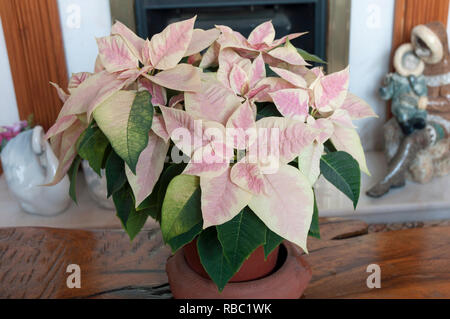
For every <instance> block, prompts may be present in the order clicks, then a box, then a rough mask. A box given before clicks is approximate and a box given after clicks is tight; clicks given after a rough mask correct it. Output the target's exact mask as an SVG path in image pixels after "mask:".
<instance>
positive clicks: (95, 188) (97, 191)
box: [81, 161, 115, 210]
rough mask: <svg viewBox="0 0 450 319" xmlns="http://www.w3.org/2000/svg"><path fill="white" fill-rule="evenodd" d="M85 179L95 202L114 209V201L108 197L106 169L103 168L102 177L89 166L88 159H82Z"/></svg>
mask: <svg viewBox="0 0 450 319" xmlns="http://www.w3.org/2000/svg"><path fill="white" fill-rule="evenodd" d="M81 166H82V167H83V173H84V179H85V180H86V184H87V186H88V191H89V195H90V196H91V198H92V199H93V200H94V201H95V203H96V204H97V205H98V206H100V207H102V208H105V209H109V210H114V209H115V208H114V202H113V201H112V199H111V198H107V188H106V177H105V170H102V171H101V173H102V177H100V176H98V175H97V173H96V172H94V170H93V169H92V168H91V167H90V166H89V162H88V161H82V162H81Z"/></svg>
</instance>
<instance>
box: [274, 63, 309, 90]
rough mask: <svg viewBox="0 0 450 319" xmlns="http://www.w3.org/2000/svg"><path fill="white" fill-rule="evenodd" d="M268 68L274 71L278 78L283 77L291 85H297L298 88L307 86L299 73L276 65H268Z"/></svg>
mask: <svg viewBox="0 0 450 319" xmlns="http://www.w3.org/2000/svg"><path fill="white" fill-rule="evenodd" d="M270 69H271V70H272V71H273V72H275V73H276V74H277V75H278V76H279V77H280V78H282V79H285V80H286V81H288V82H289V83H291V84H292V85H294V86H296V87H299V88H306V87H307V86H308V84H307V82H306V80H305V79H304V78H303V77H302V76H301V75H299V74H296V73H294V72H291V71H289V70H286V69H282V68H277V67H272V66H271V67H270Z"/></svg>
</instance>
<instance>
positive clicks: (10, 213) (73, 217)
mask: <svg viewBox="0 0 450 319" xmlns="http://www.w3.org/2000/svg"><path fill="white" fill-rule="evenodd" d="M367 162H368V166H369V169H370V171H371V173H372V177H368V176H366V175H364V174H363V178H362V189H361V196H360V201H359V205H358V208H357V210H356V211H354V210H353V207H352V204H351V202H350V200H349V199H347V198H346V197H345V195H343V194H341V193H340V192H339V191H337V190H336V189H335V188H334V187H333V186H332V185H330V184H328V182H326V181H325V180H320V181H319V182H318V184H317V185H316V186H317V188H316V189H317V200H318V206H319V211H320V216H321V217H345V218H353V219H355V218H356V219H363V220H366V221H368V222H376V223H378V222H403V221H418V220H437V219H450V194H449V190H450V176H447V177H443V178H436V179H435V180H433V182H431V183H430V184H427V185H419V184H416V183H412V182H407V184H406V186H405V187H404V188H401V189H397V190H391V192H390V193H389V194H387V195H386V196H385V197H382V198H379V199H373V198H369V197H367V196H366V195H365V191H366V190H367V189H368V188H369V187H371V186H372V185H373V184H374V183H375V182H376V181H377V180H378V179H379V178H380V176H382V174H383V173H384V171H385V169H386V168H385V164H384V158H383V154H382V153H368V154H367ZM77 184H78V185H77V186H78V187H77V188H78V202H79V205H78V206H77V205H75V204H74V203H72V204H71V206H70V208H69V209H68V210H66V211H65V212H64V213H62V214H60V215H57V216H53V217H41V216H35V215H30V214H27V213H25V212H23V211H22V209H21V208H20V207H19V205H18V203H17V201H16V200H15V199H14V198H13V197H12V195H11V194H10V192H9V190H8V188H7V186H6V182H5V178H4V176H0V227H20V226H41V227H59V228H120V227H121V226H120V222H119V220H118V218H117V217H116V214H115V212H114V211H111V210H105V209H102V208H99V207H98V206H97V205H96V204H95V203H94V201H93V200H92V199H91V198H90V196H89V194H88V193H87V191H86V185H85V183H84V179H83V178H82V176H79V178H78V183H77ZM152 225H154V222H153V221H152V220H150V219H149V221H148V222H147V225H146V226H147V227H152Z"/></svg>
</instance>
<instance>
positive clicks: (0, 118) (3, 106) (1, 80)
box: [0, 19, 19, 126]
mask: <svg viewBox="0 0 450 319" xmlns="http://www.w3.org/2000/svg"><path fill="white" fill-rule="evenodd" d="M0 70H1V72H0V97H1V98H0V126H1V125H10V124H12V123H14V122H17V121H18V120H19V114H18V112H17V102H16V95H15V93H14V84H13V80H12V77H11V69H10V67H9V59H8V52H7V50H6V43H5V37H4V34H3V27H2V24H1V19H0Z"/></svg>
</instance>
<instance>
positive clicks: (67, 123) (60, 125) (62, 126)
mask: <svg viewBox="0 0 450 319" xmlns="http://www.w3.org/2000/svg"><path fill="white" fill-rule="evenodd" d="M77 121H78V119H77V116H76V115H66V116H61V117H58V119H57V120H56V122H55V123H54V124H53V125H52V127H50V129H49V130H48V131H47V133H46V134H45V136H44V138H45V139H49V138H51V137H53V136H56V135H58V134H60V133H62V132H64V131H65V130H67V129H68V128H69V127H71V126H72V125H73V124H74V123H75V122H77Z"/></svg>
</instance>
